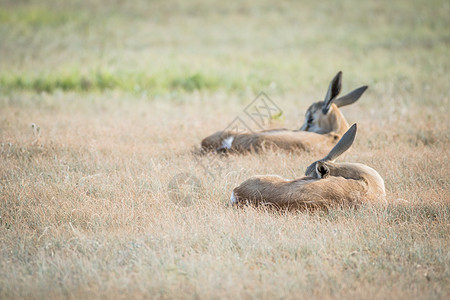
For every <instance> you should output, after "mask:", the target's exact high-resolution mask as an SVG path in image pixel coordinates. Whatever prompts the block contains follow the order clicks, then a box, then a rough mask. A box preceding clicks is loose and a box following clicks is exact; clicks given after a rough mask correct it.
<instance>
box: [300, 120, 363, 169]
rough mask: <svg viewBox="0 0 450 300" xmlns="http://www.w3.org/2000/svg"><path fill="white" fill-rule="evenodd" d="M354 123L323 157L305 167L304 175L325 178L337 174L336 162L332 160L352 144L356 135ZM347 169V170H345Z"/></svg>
mask: <svg viewBox="0 0 450 300" xmlns="http://www.w3.org/2000/svg"><path fill="white" fill-rule="evenodd" d="M356 129H357V126H356V123H355V124H353V125H352V127H350V129H349V130H347V132H346V133H345V134H344V135H343V136H342V138H341V139H340V140H339V142H338V143H337V144H336V145H335V146H334V147H333V149H331V151H330V153H328V154H327V156H325V157H324V158H322V159H320V160H318V161H315V162H313V163H312V164H311V165H310V166H309V167H308V168H306V172H305V175H306V176H308V177H313V178H326V177H328V176H339V170H340V169H341V168H339V166H338V164H337V163H335V162H334V161H335V160H336V159H337V158H338V157H339V156H340V155H341V154H342V153H344V152H345V151H347V150H348V149H349V148H350V147H351V146H352V144H353V141H354V140H355V137H356ZM347 171H348V170H347Z"/></svg>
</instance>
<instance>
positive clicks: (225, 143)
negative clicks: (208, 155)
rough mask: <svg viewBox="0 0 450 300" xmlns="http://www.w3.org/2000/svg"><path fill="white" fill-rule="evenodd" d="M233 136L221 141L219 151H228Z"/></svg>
mask: <svg viewBox="0 0 450 300" xmlns="http://www.w3.org/2000/svg"><path fill="white" fill-rule="evenodd" d="M233 141H234V136H230V137H227V138H226V139H224V140H223V141H222V146H221V147H220V148H221V149H230V148H231V145H232V144H233Z"/></svg>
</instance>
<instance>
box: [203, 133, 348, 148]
mask: <svg viewBox="0 0 450 300" xmlns="http://www.w3.org/2000/svg"><path fill="white" fill-rule="evenodd" d="M229 137H234V140H233V143H232V148H231V149H229V150H228V151H229V152H239V153H242V152H248V151H255V152H259V151H260V150H265V149H268V148H274V147H276V148H279V149H284V150H295V149H298V150H307V151H312V150H314V151H322V150H323V149H325V150H324V151H326V150H329V149H331V147H333V146H334V145H335V144H336V142H337V141H338V140H339V137H340V136H339V135H337V134H335V133H329V134H317V133H314V132H307V131H299V130H296V131H292V130H273V131H263V132H257V133H241V134H234V133H232V132H223V131H219V132H216V133H215V134H213V135H211V136H209V137H208V138H206V139H204V140H203V141H202V148H203V149H220V147H221V146H222V142H223V140H224V139H226V138H229Z"/></svg>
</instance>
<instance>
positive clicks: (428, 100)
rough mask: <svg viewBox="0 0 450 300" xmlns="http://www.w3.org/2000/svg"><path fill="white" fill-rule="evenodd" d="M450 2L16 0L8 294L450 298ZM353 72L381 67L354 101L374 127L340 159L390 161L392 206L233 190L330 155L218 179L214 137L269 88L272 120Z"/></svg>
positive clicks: (361, 124) (6, 67) (3, 186)
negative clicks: (258, 196)
mask: <svg viewBox="0 0 450 300" xmlns="http://www.w3.org/2000/svg"><path fill="white" fill-rule="evenodd" d="M449 15H450V4H449V3H448V1H440V0H439V1H422V0H413V1H366V2H361V1H353V0H343V1H335V2H330V1H315V0H314V1H313V0H305V1H278V2H276V3H274V2H273V1H262V2H258V3H256V2H242V1H231V2H230V1H200V0H194V1H125V2H124V1H107V2H104V1H97V0H88V1H78V0H72V1H53V0H41V1H13V0H0V112H1V113H0V298H1V299H11V298H45V299H48V298H76V299H80V298H170V299H177V298H183V299H185V298H196V299H198V298H203V299H211V298H213V299H215V298H229V299H236V298H261V299H274V298H286V299H298V298H305V299H309V298H318V299H327V298H338V299H349V298H350V299H351V298H357V299H364V298H367V297H369V298H378V299H393V298H401V299H447V298H449V297H448V296H449V295H450V290H449V286H450V279H449V278H450V267H449V266H450V255H449V250H448V249H450V231H449V218H450V205H449V199H450V193H449V191H450V182H449V180H448V178H449V177H450V176H449V175H450V174H449V171H448V149H449V147H450V122H449V118H448V107H449V105H450V103H449V100H450V97H449V81H448V78H449V77H448V74H449V72H450V60H449V59H448V53H449V47H450V44H449V41H450V35H449V32H450V19H449V18H448V16H449ZM339 70H342V71H343V74H344V76H343V93H345V92H347V91H350V90H352V89H354V88H357V87H359V86H361V85H369V89H368V91H367V92H366V93H365V94H364V96H363V97H362V98H361V99H360V100H359V101H358V102H357V103H355V104H353V105H351V106H348V107H345V108H343V109H342V111H343V113H344V115H345V116H346V117H347V119H348V121H349V123H353V122H357V123H358V134H357V138H356V141H355V143H354V146H353V147H352V149H351V150H350V151H348V153H346V154H345V155H344V156H343V157H341V160H345V161H350V162H361V163H364V164H367V165H369V166H371V167H373V168H374V169H376V170H377V171H378V172H379V173H380V174H381V176H382V177H383V178H384V180H385V184H386V189H387V198H388V200H389V204H388V205H387V206H384V207H378V206H377V207H372V206H367V207H362V208H361V209H359V210H340V209H336V210H332V211H330V212H327V213H325V212H321V213H305V212H274V211H266V210H264V209H254V208H245V209H234V208H232V207H230V206H228V205H227V203H228V201H229V195H230V191H231V190H232V189H233V188H234V187H236V186H237V185H238V184H239V183H241V182H242V181H243V180H245V179H247V178H249V177H250V176H252V175H256V174H279V175H281V176H283V177H286V178H296V177H300V176H302V174H303V172H304V169H305V168H306V166H308V165H309V164H310V163H311V162H312V161H315V160H317V159H318V158H320V157H317V155H316V154H315V153H288V152H269V153H265V154H260V155H247V156H239V155H238V156H230V157H220V158H218V160H219V163H220V165H221V166H222V167H221V168H218V169H214V170H212V174H213V177H211V175H209V174H208V173H206V172H205V170H204V168H203V167H202V165H203V166H209V164H210V159H212V158H213V157H208V156H207V157H205V156H201V157H199V156H197V155H196V154H195V153H196V150H198V146H199V142H200V140H201V139H202V138H204V137H205V136H206V135H209V134H211V133H213V132H214V131H216V130H221V129H224V128H225V127H227V125H228V124H229V123H230V122H231V121H232V120H233V119H234V118H235V117H236V116H240V117H242V118H245V113H244V112H243V109H244V108H245V107H246V105H248V103H249V102H250V101H252V100H253V99H255V97H256V95H257V94H258V93H260V92H261V91H263V92H265V93H266V94H267V95H268V96H269V97H270V98H271V99H272V100H273V101H274V102H276V104H277V105H278V106H279V107H280V108H281V109H282V111H283V114H282V115H279V116H274V117H273V119H272V120H271V122H273V125H274V126H278V127H286V128H292V129H294V128H299V126H300V124H301V123H302V121H303V115H304V112H305V110H306V108H307V107H308V106H309V104H310V103H311V102H313V101H317V100H320V99H323V97H324V95H325V93H326V88H327V85H328V83H329V81H330V80H331V78H332V76H333V75H334V74H336V72H337V71H339ZM246 120H247V119H246ZM32 123H33V124H37V126H39V128H40V130H39V132H38V131H37V130H36V129H35V128H36V127H34V128H32V127H31V124H32ZM199 162H200V163H201V164H202V165H201V164H199ZM182 173H190V174H193V175H194V176H195V177H196V178H197V179H198V182H199V186H198V187H197V186H196V190H195V196H194V199H193V205H192V206H189V207H180V206H177V205H175V203H174V202H173V201H172V200H171V198H170V195H171V185H170V182H171V180H172V179H173V178H174V177H175V176H177V175H178V174H182ZM189 191H190V190H189V188H187V189H186V191H185V190H182V191H181V193H183V192H189Z"/></svg>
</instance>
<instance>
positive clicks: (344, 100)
mask: <svg viewBox="0 0 450 300" xmlns="http://www.w3.org/2000/svg"><path fill="white" fill-rule="evenodd" d="M367 88H368V86H367V85H365V86H362V87H360V88H357V89H356V90H354V91H352V92H350V93H348V94H347V95H345V96H342V97H340V98H338V99H336V100H334V101H333V102H334V104H336V105H337V107H342V106H346V105H350V104H353V103H355V102H356V100H358V99H359V97H361V95H362V94H364V92H365V91H366V90H367Z"/></svg>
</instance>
